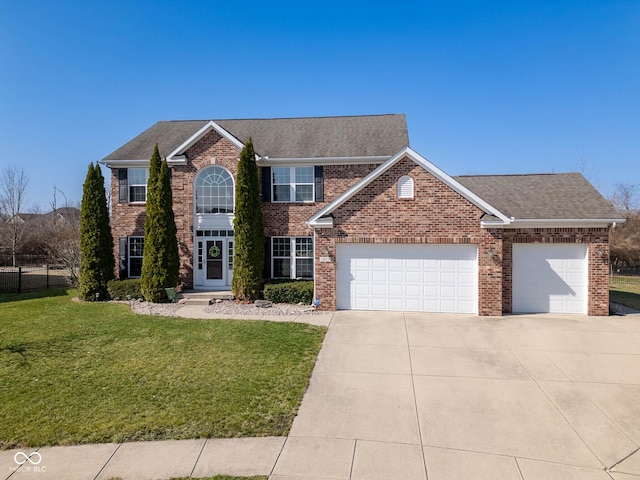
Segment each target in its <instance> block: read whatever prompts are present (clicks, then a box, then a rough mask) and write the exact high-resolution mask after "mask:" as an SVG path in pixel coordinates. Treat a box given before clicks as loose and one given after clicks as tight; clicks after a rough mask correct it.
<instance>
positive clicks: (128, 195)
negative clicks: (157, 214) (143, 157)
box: [127, 167, 149, 205]
mask: <svg viewBox="0 0 640 480" xmlns="http://www.w3.org/2000/svg"><path fill="white" fill-rule="evenodd" d="M132 169H136V170H146V171H147V182H146V183H132V182H131V174H130V170H132ZM148 185H149V167H129V168H127V200H128V203H131V204H134V205H144V204H146V203H147V194H148V193H149V192H148V190H149V188H148ZM131 187H144V201H140V200H138V201H132V200H131Z"/></svg>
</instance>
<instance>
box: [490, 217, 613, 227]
mask: <svg viewBox="0 0 640 480" xmlns="http://www.w3.org/2000/svg"><path fill="white" fill-rule="evenodd" d="M624 222H625V219H624V218H540V219H534V218H526V219H520V220H519V219H514V220H512V221H511V223H510V224H509V225H501V224H497V223H495V222H481V226H482V227H483V228H602V227H607V226H609V225H611V224H614V223H624Z"/></svg>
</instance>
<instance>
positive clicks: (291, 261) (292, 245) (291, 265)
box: [271, 236, 315, 280]
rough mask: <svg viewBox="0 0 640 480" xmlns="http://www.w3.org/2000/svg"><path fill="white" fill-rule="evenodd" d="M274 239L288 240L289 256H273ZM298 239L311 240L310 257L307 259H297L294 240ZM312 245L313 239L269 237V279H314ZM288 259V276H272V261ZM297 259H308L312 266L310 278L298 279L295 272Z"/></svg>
mask: <svg viewBox="0 0 640 480" xmlns="http://www.w3.org/2000/svg"><path fill="white" fill-rule="evenodd" d="M276 238H287V239H289V242H290V245H289V256H288V257H277V256H275V255H274V254H273V240H274V239H276ZM298 238H304V239H310V240H311V256H309V257H298V256H296V239H298ZM313 251H314V243H313V237H307V236H298V237H271V278H274V279H278V278H290V279H292V280H296V279H298V278H299V279H304V280H312V279H313V278H315V268H313V267H315V265H314V262H313V259H314V254H313ZM285 258H288V259H289V276H288V277H276V276H274V274H273V272H274V260H279V259H285ZM297 259H310V260H311V264H312V272H311V277H298V275H297V272H296V260H297Z"/></svg>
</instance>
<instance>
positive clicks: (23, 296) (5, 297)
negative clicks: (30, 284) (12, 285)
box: [0, 288, 72, 303]
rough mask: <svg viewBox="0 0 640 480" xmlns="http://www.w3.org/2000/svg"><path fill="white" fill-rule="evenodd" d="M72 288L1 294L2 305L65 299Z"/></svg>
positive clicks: (0, 301)
mask: <svg viewBox="0 0 640 480" xmlns="http://www.w3.org/2000/svg"><path fill="white" fill-rule="evenodd" d="M71 290H72V289H71V288H50V289H49V290H38V291H35V292H26V293H0V303H8V302H20V301H22V300H32V299H34V298H48V297H64V296H66V295H68V294H69V292H70V291H71Z"/></svg>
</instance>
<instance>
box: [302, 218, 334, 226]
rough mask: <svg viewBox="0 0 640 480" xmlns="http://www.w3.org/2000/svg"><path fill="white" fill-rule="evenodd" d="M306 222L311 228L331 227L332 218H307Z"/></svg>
mask: <svg viewBox="0 0 640 480" xmlns="http://www.w3.org/2000/svg"><path fill="white" fill-rule="evenodd" d="M307 224H308V225H309V226H310V227H311V228H333V218H331V217H322V218H318V219H316V220H313V221H311V220H309V221H308V222H307Z"/></svg>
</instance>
